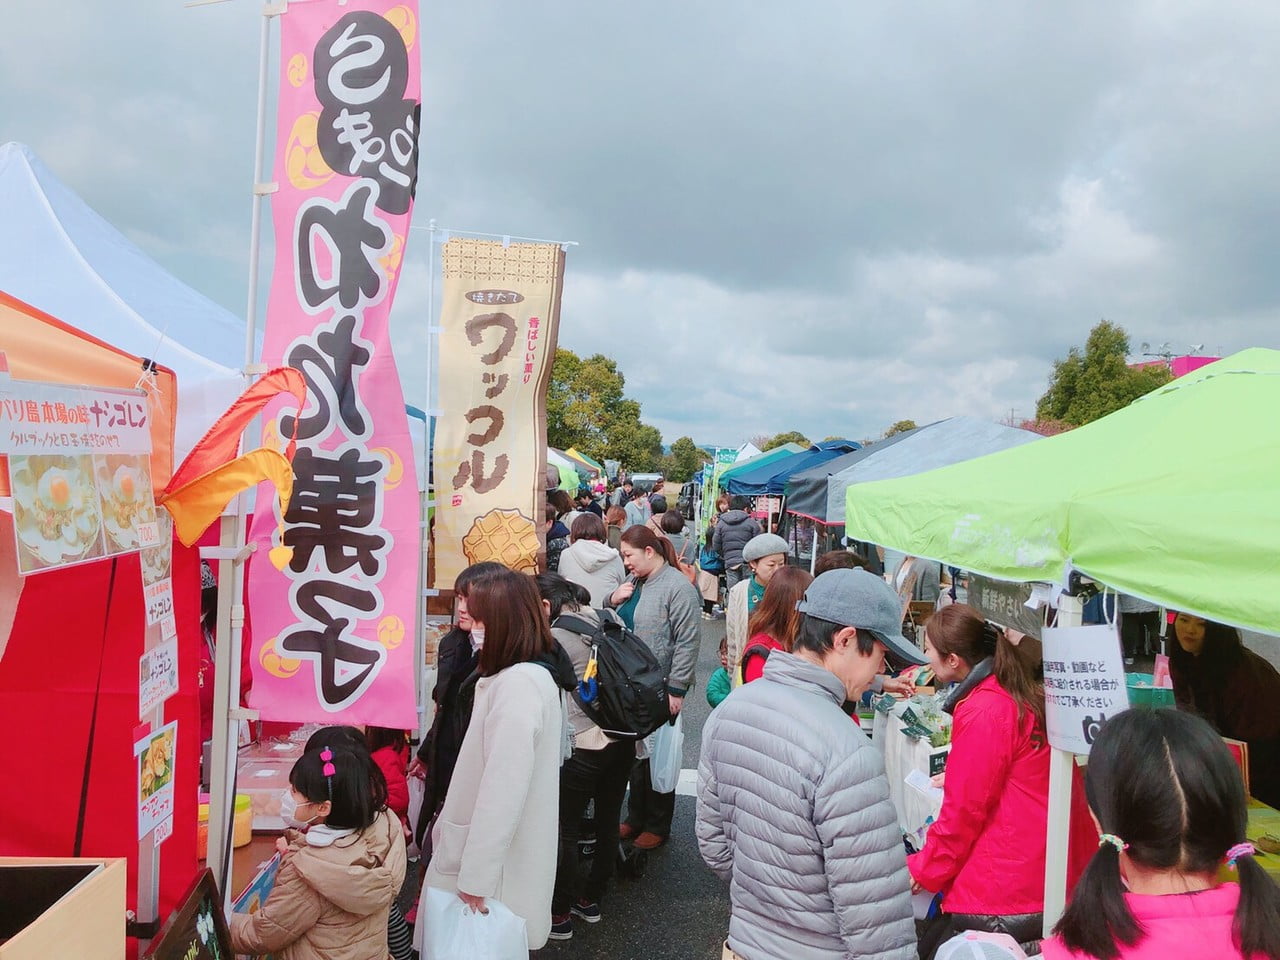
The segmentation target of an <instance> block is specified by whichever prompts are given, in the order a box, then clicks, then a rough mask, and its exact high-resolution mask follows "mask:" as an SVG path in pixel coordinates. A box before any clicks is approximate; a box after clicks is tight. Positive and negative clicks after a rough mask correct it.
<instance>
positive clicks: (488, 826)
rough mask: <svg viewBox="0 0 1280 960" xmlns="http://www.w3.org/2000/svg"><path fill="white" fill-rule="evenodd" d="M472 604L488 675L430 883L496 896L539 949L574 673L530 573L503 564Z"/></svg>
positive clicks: (443, 820)
mask: <svg viewBox="0 0 1280 960" xmlns="http://www.w3.org/2000/svg"><path fill="white" fill-rule="evenodd" d="M467 607H468V610H469V611H470V613H471V617H472V620H473V621H474V622H475V626H474V627H472V630H471V637H472V640H473V641H475V640H476V639H477V638H479V639H480V642H481V644H482V646H481V648H480V665H479V672H480V679H479V681H477V683H476V695H475V696H476V699H475V706H474V707H473V708H472V712H471V725H470V726H469V727H468V728H467V736H466V739H465V740H463V742H462V752H461V753H460V754H459V756H458V765H457V767H456V768H455V769H454V772H453V781H452V782H451V783H450V785H449V794H448V796H447V797H446V799H445V802H444V808H443V809H442V810H441V811H440V817H439V819H438V820H437V821H436V826H435V830H434V832H433V833H432V849H433V851H434V852H433V854H432V857H431V864H430V866H428V868H427V879H426V882H427V885H428V886H431V887H436V888H437V889H441V890H447V891H451V892H454V893H457V894H458V896H459V898H461V899H462V901H463V902H464V903H466V904H467V905H468V906H470V907H471V908H472V909H475V910H481V911H483V910H484V909H485V901H486V900H488V899H490V898H492V899H494V900H497V901H499V902H500V903H502V904H504V905H505V906H507V907H508V908H509V909H510V910H511V911H512V912H513V913H515V914H516V915H517V916H520V917H523V918H524V920H525V923H526V924H527V933H528V937H529V949H531V950H537V949H538V948H540V947H542V946H543V945H544V944H545V943H546V942H547V935H548V934H549V933H550V931H551V894H552V890H553V888H554V886H555V877H556V849H557V844H558V838H557V829H558V824H559V804H560V764H561V762H562V761H563V760H564V758H565V756H566V755H567V753H568V752H569V749H570V746H569V731H568V726H567V719H566V718H567V707H566V705H565V700H564V692H563V691H564V690H565V689H572V688H573V686H574V685H575V684H576V681H577V677H576V676H575V674H574V672H573V664H572V662H570V661H569V659H568V656H567V655H566V654H565V652H564V650H563V649H562V648H561V647H560V645H559V644H558V643H556V642H555V640H554V639H553V638H552V636H551V627H550V625H549V624H548V623H547V615H546V612H545V611H544V609H543V606H542V598H541V596H540V595H539V593H538V588H537V585H536V584H535V583H534V580H533V578H532V577H529V576H526V575H525V574H521V573H514V572H512V571H504V572H503V573H501V574H497V575H495V576H494V577H493V578H492V579H491V580H486V581H484V582H483V583H478V584H476V585H475V586H473V587H472V589H471V593H470V594H469V595H468V597H467Z"/></svg>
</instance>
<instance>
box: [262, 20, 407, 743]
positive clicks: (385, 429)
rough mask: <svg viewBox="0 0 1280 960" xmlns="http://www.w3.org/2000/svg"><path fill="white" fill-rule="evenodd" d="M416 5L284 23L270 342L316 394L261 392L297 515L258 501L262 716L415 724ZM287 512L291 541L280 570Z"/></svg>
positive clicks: (273, 353) (271, 354)
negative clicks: (404, 371)
mask: <svg viewBox="0 0 1280 960" xmlns="http://www.w3.org/2000/svg"><path fill="white" fill-rule="evenodd" d="M417 6H418V5H417V3H416V2H412V0H410V2H401V0H349V2H338V0H319V2H314V3H296V4H290V5H289V7H288V11H287V12H286V13H285V14H284V15H283V16H282V17H281V18H280V19H281V39H280V43H281V53H280V71H281V79H280V97H279V100H280V105H279V124H278V127H277V136H276V143H277V157H276V179H277V180H278V182H279V187H280V189H279V191H278V192H277V193H276V194H275V195H274V196H273V197H272V200H271V205H272V216H273V221H274V224H275V235H276V262H275V271H274V274H273V277H272V283H271V296H270V301H269V306H268V312H267V325H266V332H265V337H264V344H263V351H262V354H263V361H264V362H265V363H266V364H267V365H269V366H290V367H294V368H295V369H297V370H299V371H301V373H302V374H303V376H304V377H305V378H306V381H307V403H306V407H305V408H304V409H302V410H298V409H297V408H296V402H295V401H287V400H282V401H280V402H279V403H277V404H275V405H273V406H272V407H269V408H268V411H267V423H266V427H265V429H264V438H263V439H264V446H266V445H268V444H270V443H271V442H272V440H273V439H275V440H276V441H277V442H279V438H281V437H288V436H290V435H291V434H292V433H293V431H294V428H295V426H296V428H297V437H298V449H297V454H296V456H295V457H294V460H293V468H294V474H295V481H294V489H293V498H292V500H291V501H290V504H289V508H288V511H287V513H286V514H285V516H284V517H283V518H280V517H278V510H279V507H278V506H277V508H276V509H275V510H259V511H258V512H257V513H256V514H255V516H254V523H253V530H252V539H253V540H254V541H256V542H257V544H258V547H259V549H258V552H257V556H256V558H255V559H254V561H253V562H251V563H250V569H249V598H250V606H251V609H252V618H253V625H254V641H255V645H256V647H257V649H256V650H255V651H254V657H253V659H252V664H253V692H252V694H251V705H252V706H254V707H256V708H257V709H258V710H259V712H260V714H261V716H262V718H263V719H266V720H312V721H323V722H325V723H354V724H375V725H378V726H388V727H412V726H415V725H416V724H417V705H416V696H415V692H414V689H415V679H414V678H415V675H416V672H417V671H416V668H415V664H414V662H413V661H414V644H413V641H412V638H413V635H414V623H415V619H416V616H417V610H418V597H417V592H418V591H417V584H418V564H419V563H420V562H421V556H422V551H421V539H420V537H421V531H420V530H419V526H418V524H419V500H418V486H417V479H416V477H415V475H414V460H413V445H412V443H411V441H410V438H409V426H408V421H407V419H406V416H405V408H404V394H403V393H402V392H401V389H400V377H399V374H398V373H397V371H396V364H395V358H394V357H393V356H392V352H391V338H390V335H389V331H388V314H389V313H390V310H391V302H392V299H393V297H394V296H395V291H396V285H397V282H398V281H399V278H400V267H401V264H402V263H403V258H404V248H405V243H406V241H407V239H408V235H409V215H410V212H411V210H412V207H413V198H414V190H415V187H416V185H417V167H418V148H417V142H418V121H419V111H420V105H421V104H420V101H421V96H420V92H419V91H420V77H419V71H420V62H421V57H420V51H419V49H418V44H417V41H418V17H417ZM290 403H292V404H294V405H293V406H290V405H289V404H290ZM261 502H262V501H261V500H259V503H260V504H261ZM280 519H283V523H284V532H283V545H284V546H287V547H290V548H292V551H293V553H292V557H291V558H290V559H288V560H287V561H284V560H282V561H281V563H282V567H281V568H280V569H277V568H276V567H275V566H274V565H273V563H272V562H269V561H268V557H269V555H270V554H269V551H270V548H271V547H274V546H276V545H277V542H276V540H277V534H276V530H277V524H278V522H279V520H280ZM406 639H408V641H409V642H407V643H406V642H405V640H406Z"/></svg>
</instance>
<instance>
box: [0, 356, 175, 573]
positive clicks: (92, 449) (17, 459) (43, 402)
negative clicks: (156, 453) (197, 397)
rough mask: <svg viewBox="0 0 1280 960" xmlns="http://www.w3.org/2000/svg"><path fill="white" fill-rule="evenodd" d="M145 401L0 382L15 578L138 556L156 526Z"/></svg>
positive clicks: (130, 395)
mask: <svg viewBox="0 0 1280 960" xmlns="http://www.w3.org/2000/svg"><path fill="white" fill-rule="evenodd" d="M148 419H149V411H148V401H147V398H146V396H145V395H144V394H143V393H142V392H141V391H127V390H123V391H122V390H110V389H107V388H94V387H67V386H62V385H59V384H51V383H37V382H33V381H24V380H12V379H5V380H2V381H0V454H4V455H5V456H6V457H7V459H8V469H9V486H10V490H11V491H12V494H13V515H14V536H15V541H16V544H17V559H18V572H19V574H22V575H26V574H31V573H39V572H41V571H44V570H51V569H54V568H57V567H64V566H69V565H71V564H76V563H85V562H87V561H91V560H98V559H101V558H103V557H110V556H115V555H118V554H121V553H128V552H131V551H134V550H137V549H138V547H139V545H140V542H141V539H142V536H143V534H142V533H141V532H140V531H142V530H143V529H144V528H145V527H146V525H147V524H150V523H153V522H154V521H155V518H156V506H155V500H154V497H153V495H152V491H151V466H150V460H151V458H150V453H151V432H150V428H149V426H148Z"/></svg>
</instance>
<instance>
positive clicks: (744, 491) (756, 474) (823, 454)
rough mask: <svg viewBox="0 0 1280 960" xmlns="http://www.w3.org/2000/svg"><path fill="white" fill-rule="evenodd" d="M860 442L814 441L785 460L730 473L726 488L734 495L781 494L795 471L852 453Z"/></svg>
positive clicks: (774, 495) (778, 495)
mask: <svg viewBox="0 0 1280 960" xmlns="http://www.w3.org/2000/svg"><path fill="white" fill-rule="evenodd" d="M861 446H862V444H860V443H856V442H855V441H853V440H828V441H826V442H824V443H815V444H814V445H813V446H811V447H810V448H809V449H808V450H804V451H802V452H800V453H797V454H794V455H792V456H790V457H786V458H784V459H782V460H775V461H773V462H772V463H766V464H762V465H761V466H759V467H756V468H754V469H751V470H744V471H743V472H741V473H735V474H731V475H730V476H729V479H728V482H727V484H726V489H727V490H728V491H729V493H730V494H732V495H735V496H737V495H741V496H744V497H766V496H767V497H780V496H782V494H783V492H784V491H785V489H786V483H787V480H788V479H789V478H790V477H792V476H793V475H795V474H797V473H799V472H800V471H802V470H808V469H810V468H812V467H816V466H818V465H819V464H823V463H826V462H827V461H828V460H835V459H836V458H837V457H840V456H843V455H844V454H847V453H852V452H853V451H855V450H858V449H859V448H860V447H861Z"/></svg>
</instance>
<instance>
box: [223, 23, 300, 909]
mask: <svg viewBox="0 0 1280 960" xmlns="http://www.w3.org/2000/svg"><path fill="white" fill-rule="evenodd" d="M287 8H288V0H275V2H271V3H267V4H264V5H263V8H262V28H261V32H260V34H259V43H258V117H257V130H256V134H255V139H254V156H253V205H252V208H251V213H250V221H249V289H248V295H247V301H246V305H245V336H244V358H245V359H244V374H245V376H246V377H247V378H252V377H253V376H255V375H256V374H257V373H260V372H261V371H260V370H259V369H257V368H256V366H255V363H254V361H255V352H256V351H255V347H256V339H257V324H258V287H259V282H260V281H259V260H260V256H261V249H262V209H263V201H264V199H265V198H266V197H267V196H268V195H270V194H272V193H274V192H275V191H276V184H274V183H265V182H263V172H264V167H265V157H266V139H267V89H268V83H269V78H268V66H269V55H270V47H271V20H272V18H273V17H278V16H281V15H282V14H284V13H285V12H286V10H287ZM247 522H248V495H247V494H244V493H242V494H240V496H239V497H237V498H236V511H235V514H234V515H233V516H224V517H223V518H222V534H221V538H220V540H219V546H218V547H217V548H216V549H215V550H212V551H205V554H206V555H212V556H216V558H217V560H218V622H217V633H216V638H217V639H216V644H215V652H214V682H213V717H214V725H213V749H212V758H213V759H212V767H213V769H212V775H211V777H210V782H209V857H208V863H209V867H210V869H212V870H213V876H214V880H215V881H217V884H218V889H219V890H221V891H222V899H223V904H224V906H225V908H226V909H227V910H228V911H229V910H230V908H231V899H232V889H231V843H230V836H231V829H232V818H233V812H234V803H235V783H236V752H237V750H238V747H239V742H238V741H239V737H238V731H239V725H240V721H241V720H243V719H254V718H255V717H256V714H255V713H253V712H252V711H245V710H243V709H242V708H241V707H240V702H239V693H238V691H239V690H240V646H241V644H242V642H243V635H244V602H243V601H244V565H245V561H246V560H247V559H248V557H249V554H250V552H251V548H249V547H246V545H245V541H246V534H247V530H246V527H247Z"/></svg>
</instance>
